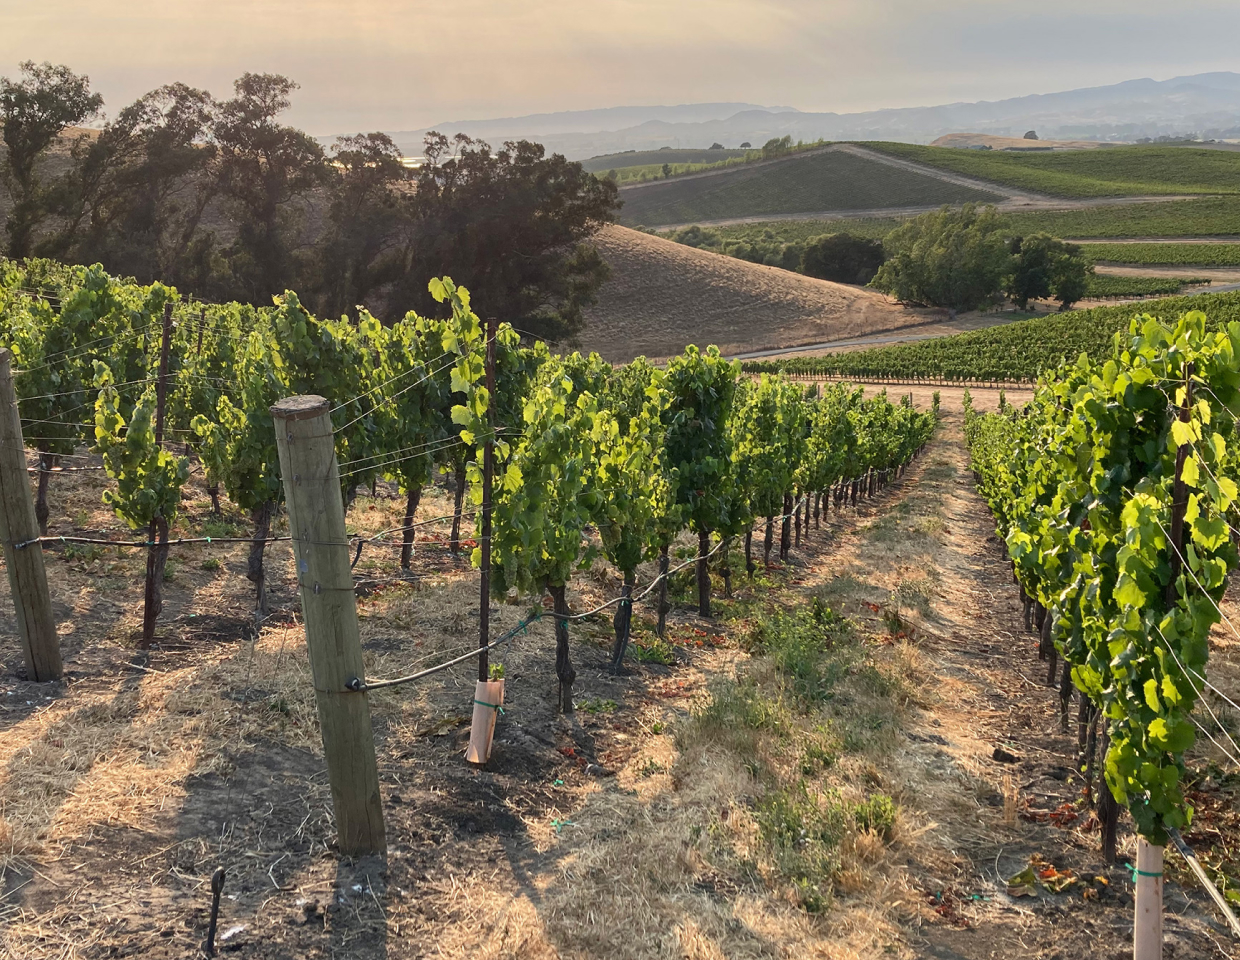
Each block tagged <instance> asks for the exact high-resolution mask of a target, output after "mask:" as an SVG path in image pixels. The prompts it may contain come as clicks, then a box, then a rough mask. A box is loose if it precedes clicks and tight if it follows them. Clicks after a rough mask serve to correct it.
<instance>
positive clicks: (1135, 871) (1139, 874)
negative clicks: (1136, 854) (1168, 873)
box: [1128, 863, 1162, 883]
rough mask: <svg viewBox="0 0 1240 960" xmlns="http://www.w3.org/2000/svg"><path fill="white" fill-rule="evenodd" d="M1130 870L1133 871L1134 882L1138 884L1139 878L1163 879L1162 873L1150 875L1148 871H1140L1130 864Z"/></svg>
mask: <svg viewBox="0 0 1240 960" xmlns="http://www.w3.org/2000/svg"><path fill="white" fill-rule="evenodd" d="M1128 869H1129V870H1130V871H1132V882H1133V883H1136V882H1137V877H1161V876H1162V871H1161V870H1160V871H1159V872H1158V873H1150V872H1149V871H1148V870H1138V869H1137V868H1136V866H1134V865H1133V864H1131V863H1130V864H1128Z"/></svg>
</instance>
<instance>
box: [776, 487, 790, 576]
mask: <svg viewBox="0 0 1240 960" xmlns="http://www.w3.org/2000/svg"><path fill="white" fill-rule="evenodd" d="M791 549H792V494H790V493H785V494H784V522H783V523H782V524H780V529H779V559H780V560H787V559H788V552H789V551H790V550H791Z"/></svg>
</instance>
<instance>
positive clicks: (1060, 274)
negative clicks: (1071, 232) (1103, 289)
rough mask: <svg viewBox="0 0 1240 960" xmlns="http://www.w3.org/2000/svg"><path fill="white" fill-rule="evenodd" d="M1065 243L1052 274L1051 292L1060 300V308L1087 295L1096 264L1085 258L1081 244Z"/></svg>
mask: <svg viewBox="0 0 1240 960" xmlns="http://www.w3.org/2000/svg"><path fill="white" fill-rule="evenodd" d="M1059 242H1060V243H1062V244H1063V254H1062V256H1060V257H1059V258H1058V259H1057V260H1056V261H1055V269H1054V271H1053V272H1052V275H1051V292H1052V293H1054V294H1055V299H1056V300H1058V301H1059V309H1060V310H1067V309H1068V307H1070V306H1072V304H1074V303H1076V301H1078V300H1080V299H1081V297H1083V296H1085V292H1086V291H1087V290H1088V289H1089V278H1090V277H1092V276H1093V275H1094V265H1093V264H1092V263H1090V262H1089V261H1088V260H1087V259H1085V254H1084V253H1082V252H1081V248H1080V246H1079V245H1077V244H1075V243H1066V242H1064V241H1062V240H1060V241H1059Z"/></svg>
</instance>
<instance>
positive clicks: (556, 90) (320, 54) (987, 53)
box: [0, 0, 1240, 134]
mask: <svg viewBox="0 0 1240 960" xmlns="http://www.w3.org/2000/svg"><path fill="white" fill-rule="evenodd" d="M1238 35H1240V4H1236V3H1235V2H1234V0H1230V2H1196V0H1184V2H1180V3H1177V4H1169V3H1165V2H1159V3H1154V2H1149V0H1124V2H1120V0H1086V2H1081V0H1074V2H1068V0H1042V2H1039V3H1036V4H1030V3H1027V2H1020V3H1016V2H1008V0H939V2H936V0H765V2H754V0H502V2H501V0H451V2H442V0H439V2H434V3H432V2H421V0H337V2H329V0H244V2H242V0H124V2H120V0H0V73H4V74H8V75H12V74H14V73H16V68H17V64H18V63H19V62H20V61H22V60H26V59H34V60H51V61H54V62H58V63H67V64H69V65H70V66H72V67H73V68H74V69H75V70H78V71H81V72H85V73H87V74H89V75H90V76H91V78H92V80H93V81H94V84H95V87H96V89H98V90H99V91H100V92H102V93H103V94H104V96H105V97H106V99H107V101H108V107H109V110H110V111H111V112H115V110H116V109H118V108H119V107H120V106H123V105H124V104H125V103H128V102H130V101H132V100H133V99H134V98H136V97H137V96H139V95H140V94H141V93H143V92H145V91H146V90H148V89H151V88H152V87H156V86H159V85H160V84H162V83H166V82H169V81H172V80H183V81H185V82H187V83H191V84H194V85H196V86H201V87H206V88H207V89H209V90H211V91H212V92H213V93H215V94H216V95H217V96H224V95H227V94H228V93H229V89H230V83H231V80H232V79H233V78H234V77H235V76H237V75H238V74H240V73H242V72H243V71H246V70H253V71H271V72H279V73H284V74H286V75H288V76H290V77H292V78H293V79H295V80H297V81H298V82H300V83H301V85H302V90H301V92H300V93H299V94H298V96H297V101H296V105H295V108H294V111H293V113H292V115H291V118H290V119H291V120H292V121H293V122H295V123H298V124H299V125H301V126H302V127H304V128H306V129H307V130H309V131H310V132H312V133H316V134H329V133H337V132H346V131H352V130H359V129H367V130H368V129H387V130H399V129H411V128H416V127H420V126H424V125H429V124H431V123H436V122H440V121H444V120H454V119H478V118H486V117H496V116H514V115H519V114H525V113H533V112H542V111H553V110H569V109H588V108H593V107H604V106H615V105H621V104H674V103H693V102H702V101H745V102H750V103H759V104H770V105H775V104H780V105H789V106H794V107H798V108H800V109H802V110H833V111H837V112H849V111H855V110H867V109H875V108H879V107H894V106H912V105H921V104H934V103H943V102H951V101H955V100H979V99H985V100H996V99H1002V98H1005V97H1011V96H1020V95H1023V94H1028V93H1042V92H1050V91H1055V90H1064V89H1071V88H1073V87H1080V86H1090V85H1095V84H1104V83H1114V82H1117V81H1120V80H1127V79H1132V78H1135V77H1142V76H1150V77H1155V78H1157V79H1165V78H1167V77H1171V76H1175V75H1178V74H1190V73H1201V72H1205V71H1210V70H1240V54H1237V53H1236V52H1235V50H1236V47H1235V37H1236V36H1238Z"/></svg>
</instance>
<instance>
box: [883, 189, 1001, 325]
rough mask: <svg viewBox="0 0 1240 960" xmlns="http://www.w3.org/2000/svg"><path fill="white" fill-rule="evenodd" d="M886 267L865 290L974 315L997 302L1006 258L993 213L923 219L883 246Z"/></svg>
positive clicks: (968, 207)
mask: <svg viewBox="0 0 1240 960" xmlns="http://www.w3.org/2000/svg"><path fill="white" fill-rule="evenodd" d="M883 249H884V250H885V251H886V252H887V261H886V262H885V263H884V264H883V265H882V267H881V268H880V269H879V271H878V273H877V274H876V275H875V277H874V279H873V280H872V281H870V286H872V287H874V288H875V289H877V290H882V291H883V292H885V293H890V294H892V295H894V296H895V297H896V298H897V299H899V300H902V301H904V302H906V303H921V304H927V305H930V306H936V307H948V308H951V309H953V310H974V309H977V308H978V307H983V306H987V305H989V304H992V303H995V302H997V301H998V299H999V297H1000V295H1001V293H1002V291H1003V287H1004V283H1005V281H1006V280H1007V277H1008V275H1009V274H1010V273H1011V270H1012V258H1011V255H1010V254H1009V252H1008V245H1007V242H1006V241H1005V240H1004V238H1003V235H1002V227H1001V222H1000V220H999V214H998V212H997V211H996V210H995V208H994V207H984V208H982V209H979V208H978V207H977V206H975V205H974V204H965V206H964V207H963V208H961V209H959V210H953V209H952V208H951V207H943V208H942V209H941V210H938V211H936V212H934V213H925V214H922V215H921V216H920V217H915V218H914V219H912V220H909V221H908V222H907V223H905V224H903V225H902V226H900V227H898V228H897V229H895V230H893V231H892V232H891V233H889V234H888V235H887V237H886V239H884V240H883Z"/></svg>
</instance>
